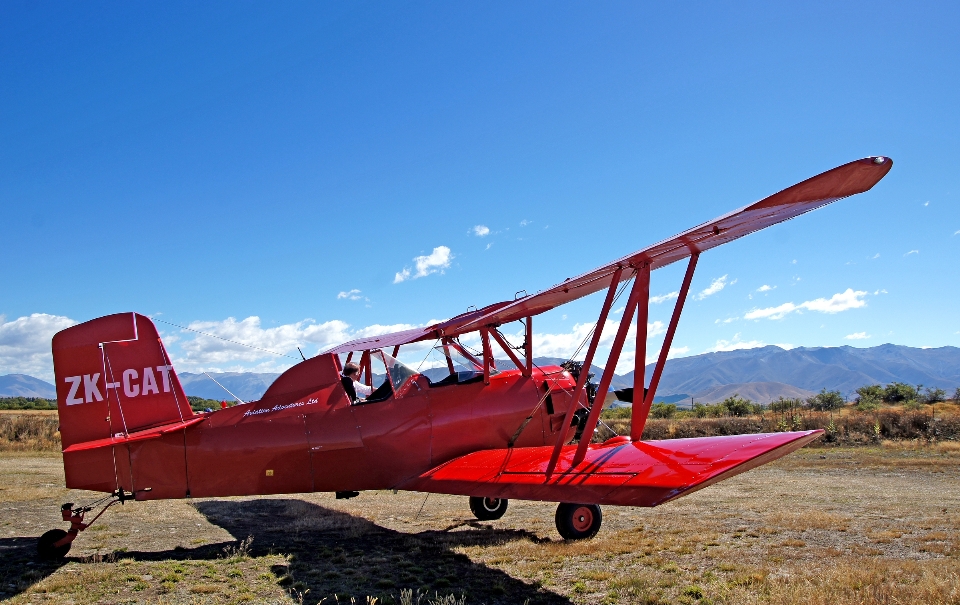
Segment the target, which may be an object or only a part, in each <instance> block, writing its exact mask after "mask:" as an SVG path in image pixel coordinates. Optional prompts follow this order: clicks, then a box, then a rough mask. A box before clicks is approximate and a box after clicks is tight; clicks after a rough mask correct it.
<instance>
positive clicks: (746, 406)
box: [720, 395, 763, 416]
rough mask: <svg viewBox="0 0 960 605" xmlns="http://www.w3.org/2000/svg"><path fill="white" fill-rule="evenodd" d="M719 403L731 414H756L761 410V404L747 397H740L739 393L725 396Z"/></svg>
mask: <svg viewBox="0 0 960 605" xmlns="http://www.w3.org/2000/svg"><path fill="white" fill-rule="evenodd" d="M720 405H722V406H723V407H725V408H726V409H727V412H728V413H729V414H730V415H731V416H749V415H750V414H758V413H760V412H761V411H763V407H762V406H760V405H757V404H756V403H754V402H752V401H750V400H749V399H744V398H743V397H740V395H734V396H733V397H727V398H726V399H724V400H723V401H722V402H721V403H720Z"/></svg>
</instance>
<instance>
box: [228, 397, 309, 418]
mask: <svg viewBox="0 0 960 605" xmlns="http://www.w3.org/2000/svg"><path fill="white" fill-rule="evenodd" d="M317 401H318V400H317V399H316V398H315V397H311V398H310V399H307V400H305V401H296V402H294V403H278V404H277V405H275V406H273V407H272V408H260V409H258V410H247V411H246V412H244V413H243V416H244V417H247V416H259V415H260V414H269V413H271V412H280V411H283V410H289V409H291V408H301V407H303V406H306V405H313V404H315V403H317Z"/></svg>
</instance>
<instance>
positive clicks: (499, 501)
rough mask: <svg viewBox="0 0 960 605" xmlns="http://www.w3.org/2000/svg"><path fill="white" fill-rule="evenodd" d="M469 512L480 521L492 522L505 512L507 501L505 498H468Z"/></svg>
mask: <svg viewBox="0 0 960 605" xmlns="http://www.w3.org/2000/svg"><path fill="white" fill-rule="evenodd" d="M470 510H471V511H472V512H473V516H475V517H476V518H477V519H479V520H481V521H494V520H496V519H499V518H500V517H502V516H503V513H505V512H507V500H506V499H505V498H478V497H476V496H471V497H470Z"/></svg>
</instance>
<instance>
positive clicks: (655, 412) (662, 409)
mask: <svg viewBox="0 0 960 605" xmlns="http://www.w3.org/2000/svg"><path fill="white" fill-rule="evenodd" d="M676 413H677V406H675V405H674V404H672V403H663V402H660V403H655V404H653V405H651V406H650V417H651V418H673V416H674V414H676Z"/></svg>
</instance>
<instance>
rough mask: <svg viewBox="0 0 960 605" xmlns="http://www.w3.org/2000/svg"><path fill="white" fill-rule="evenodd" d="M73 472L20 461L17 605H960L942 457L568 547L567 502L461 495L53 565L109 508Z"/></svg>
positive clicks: (111, 543)
mask: <svg viewBox="0 0 960 605" xmlns="http://www.w3.org/2000/svg"><path fill="white" fill-rule="evenodd" d="M59 464H60V463H59V458H58V457H57V456H53V455H42V454H41V455H30V454H26V453H14V454H5V455H4V456H3V457H2V458H0V482H2V484H3V485H4V487H6V485H8V484H9V485H12V486H13V487H14V489H13V490H11V491H2V492H0V508H2V509H3V512H4V513H5V514H4V515H3V517H2V519H3V520H2V521H0V534H2V537H0V589H2V590H6V591H7V592H6V594H5V595H0V598H2V597H3V596H6V597H8V598H10V599H11V602H13V603H16V604H20V603H27V602H32V603H37V602H51V603H67V602H74V603H89V602H131V601H136V602H160V601H162V602H168V603H201V602H204V603H205V602H214V603H239V602H256V603H275V602H294V603H295V602H298V601H299V600H300V599H301V598H302V599H303V602H307V603H317V602H320V601H321V600H322V599H324V598H326V599H327V600H326V601H325V603H336V602H337V601H336V600H335V598H334V597H335V596H337V595H339V602H340V603H346V602H349V597H350V596H353V597H356V599H357V602H358V603H364V602H366V597H367V596H372V597H377V598H378V599H380V601H379V602H380V603H390V602H399V601H401V591H403V590H412V591H414V592H413V593H410V599H409V600H410V602H416V599H415V596H416V593H417V591H419V594H420V595H421V596H422V597H423V595H430V597H431V599H430V600H432V601H435V602H436V601H438V600H442V599H443V598H446V599H447V602H450V600H451V599H452V598H455V597H456V598H459V597H460V596H461V595H463V596H465V597H466V602H467V603H490V604H493V603H524V602H525V601H527V600H529V602H530V604H531V605H533V604H535V603H551V604H553V603H557V604H561V603H584V604H587V603H589V604H593V603H645V604H650V603H714V604H720V603H731V604H734V603H736V604H739V603H784V604H793V603H824V604H826V603H831V604H834V603H836V604H839V605H847V604H850V605H853V604H862V603H874V602H877V603H944V604H946V603H960V576H958V574H960V459H958V458H957V456H955V455H953V454H952V453H950V452H949V451H947V452H942V451H940V450H938V449H937V448H931V447H921V446H918V445H910V444H893V445H889V444H888V445H881V444H877V445H874V446H872V447H859V448H831V449H823V448H820V449H804V450H801V451H799V452H796V453H794V454H792V455H791V456H789V457H787V458H785V459H783V460H780V461H778V462H776V463H773V464H771V465H767V466H765V467H762V468H760V469H757V470H754V471H751V472H749V473H746V474H744V475H741V476H738V477H735V478H733V479H731V480H729V481H726V482H723V483H721V484H718V485H716V486H713V487H711V488H708V489H706V490H703V491H701V492H698V493H696V494H693V495H691V496H689V497H686V498H682V499H680V500H678V501H676V502H673V503H670V504H667V505H664V506H662V507H659V508H655V509H632V508H623V507H604V528H603V530H602V531H601V533H600V534H599V535H598V536H597V538H595V539H594V540H590V541H587V542H574V543H566V542H563V541H561V540H560V539H559V537H558V536H557V535H556V530H555V529H554V527H553V510H554V506H553V505H550V504H547V503H536V502H511V504H510V510H508V512H507V515H506V516H505V517H504V518H503V519H502V520H500V521H497V522H493V523H478V522H476V521H472V520H471V518H470V516H469V513H468V512H467V510H466V502H465V501H464V500H465V499H463V498H458V497H452V496H436V495H431V496H430V497H429V498H428V499H427V501H426V502H424V495H423V494H411V493H402V492H401V493H399V494H392V493H390V492H367V493H364V494H362V495H361V496H360V497H359V498H355V499H352V500H346V501H344V500H334V499H333V497H332V496H331V495H327V494H308V495H301V496H273V497H264V498H230V499H221V500H209V501H205V500H199V501H192V502H190V501H172V502H147V503H134V504H128V505H126V506H125V507H122V508H120V507H117V508H116V509H112V510H111V511H110V513H108V515H107V516H106V517H105V518H104V522H105V523H104V524H103V525H101V526H100V528H99V529H98V530H95V528H96V527H97V526H94V528H91V530H89V531H87V532H85V533H84V534H82V535H81V537H80V539H79V541H78V542H77V544H76V546H75V548H74V550H73V551H72V552H71V555H76V558H73V559H71V560H70V561H68V562H67V563H66V564H65V565H62V566H57V565H48V564H39V565H38V564H36V563H34V562H33V560H32V555H31V552H30V549H32V547H33V543H32V540H33V538H34V537H35V536H36V535H38V534H39V533H41V532H42V531H43V530H45V529H48V528H50V527H60V526H62V525H63V524H62V523H60V522H58V521H57V520H56V517H57V504H58V503H59V502H60V501H63V500H74V501H83V500H84V499H85V498H89V495H88V494H82V493H78V492H68V491H67V490H64V489H62V488H58V487H56V486H57V485H58V482H59V481H62V472H61V471H60V467H59ZM21 490H23V491H24V493H28V494H31V499H23V498H19V499H18V498H17V497H13V498H11V497H10V496H16V494H17V493H19V492H20V491H21ZM30 490H33V491H30ZM421 506H422V511H421ZM418 511H420V514H419V515H418ZM246 536H253V542H252V543H249V542H241V540H242V539H243V538H245V537H246ZM118 549H122V550H118ZM28 563H33V565H28ZM11 585H12V586H13V588H10V586H11ZM451 595H453V596H451ZM420 602H421V603H422V604H423V605H426V603H427V602H428V599H426V598H421V601H420Z"/></svg>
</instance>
